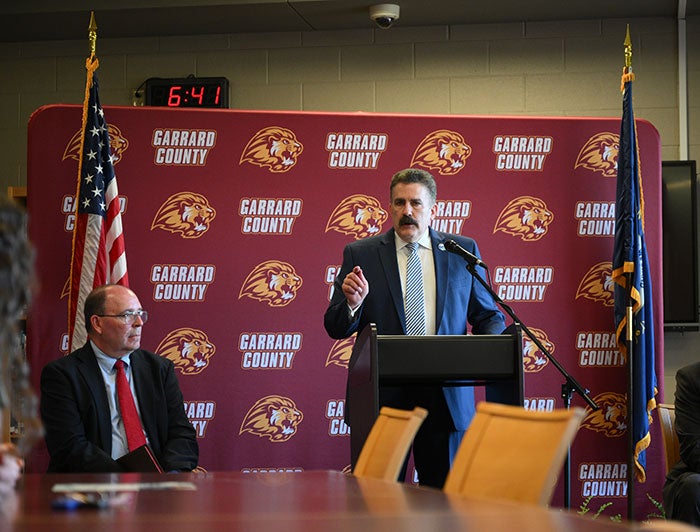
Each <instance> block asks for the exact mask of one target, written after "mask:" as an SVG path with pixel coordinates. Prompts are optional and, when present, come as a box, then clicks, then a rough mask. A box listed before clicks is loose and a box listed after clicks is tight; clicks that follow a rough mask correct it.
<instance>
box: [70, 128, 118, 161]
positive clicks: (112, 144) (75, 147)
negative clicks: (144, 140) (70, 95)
mask: <svg viewBox="0 0 700 532" xmlns="http://www.w3.org/2000/svg"><path fill="white" fill-rule="evenodd" d="M107 134H108V135H109V150H110V151H109V152H110V155H111V156H112V165H116V164H117V163H118V162H119V161H121V160H122V155H123V154H124V152H125V151H126V149H127V148H128V147H129V141H128V140H126V139H125V138H124V135H122V132H121V130H120V129H119V128H118V127H117V126H114V125H112V124H108V125H107ZM82 142H83V132H82V131H81V130H78V131H77V132H76V133H75V135H73V137H72V138H71V139H70V140H69V141H68V144H67V145H66V149H65V151H64V152H63V158H62V159H61V160H62V161H65V160H66V159H74V160H76V161H77V160H79V158H80V148H81V147H82Z"/></svg>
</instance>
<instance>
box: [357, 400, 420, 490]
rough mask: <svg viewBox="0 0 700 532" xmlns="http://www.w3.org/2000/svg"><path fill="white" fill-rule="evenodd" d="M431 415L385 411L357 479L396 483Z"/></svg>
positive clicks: (360, 461) (369, 440) (372, 432)
mask: <svg viewBox="0 0 700 532" xmlns="http://www.w3.org/2000/svg"><path fill="white" fill-rule="evenodd" d="M427 415H428V411H427V410H426V409H425V408H420V407H416V408H414V409H413V410H399V409H397V408H389V407H386V406H384V407H382V408H381V410H380V411H379V416H378V417H377V419H376V420H375V421H374V424H373V425H372V429H371V430H370V431H369V434H368V435H367V440H366V441H365V443H364V444H363V445H362V450H361V451H360V455H359V456H358V457H357V463H356V464H355V469H354V470H353V475H355V476H356V477H370V478H379V479H383V480H391V481H396V480H397V479H398V477H399V473H400V472H401V467H402V466H403V463H404V460H405V459H406V456H407V455H408V451H409V449H410V448H411V444H412V443H413V438H414V437H415V435H416V432H418V429H419V428H420V426H421V425H422V424H423V420H424V419H425V418H426V416H427Z"/></svg>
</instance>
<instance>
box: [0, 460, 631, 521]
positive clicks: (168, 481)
mask: <svg viewBox="0 0 700 532" xmlns="http://www.w3.org/2000/svg"><path fill="white" fill-rule="evenodd" d="M78 492H79V493H82V494H85V495H91V496H92V498H90V497H88V503H92V504H94V506H89V507H79V508H72V509H71V508H66V507H65V502H66V501H73V500H75V497H74V496H73V497H71V498H69V499H65V496H66V494H67V493H78ZM95 494H99V497H96V496H95ZM59 503H63V504H61V507H59V508H56V507H55V506H56V505H57V504H59ZM0 519H1V521H0V530H6V529H11V530H18V531H51V532H61V531H68V530H70V531H80V530H94V531H100V532H101V531H106V532H109V531H148V532H157V531H161V530H163V531H173V532H178V531H197V532H209V531H238V530H240V531H246V532H248V531H250V532H258V531H265V532H266V531H270V532H272V531H274V532H297V531H298V532H315V531H329V532H345V531H353V532H374V531H377V532H380V531H381V532H394V531H440V532H450V531H498V530H509V531H510V530H517V531H533V532H534V531H537V532H546V531H567V532H575V531H591V532H594V531H606V530H610V531H615V530H617V531H625V530H635V529H637V528H636V527H635V525H633V524H625V523H613V522H612V521H610V520H609V519H607V518H606V517H604V516H601V517H599V518H598V519H595V520H594V519H592V518H589V517H585V516H579V515H577V514H576V513H575V512H567V511H565V510H562V509H555V508H544V507H538V506H530V505H523V504H515V503H511V502H501V501H485V500H478V499H471V498H465V497H457V496H451V495H446V494H444V493H443V492H441V491H440V490H436V489H431V488H423V487H417V486H412V485H407V484H402V483H394V482H386V481H382V480H376V479H363V478H356V477H353V476H351V475H347V474H344V473H342V472H339V471H304V472H296V473H243V472H216V473H183V474H172V475H159V474H157V473H149V474H136V473H127V474H90V475H86V474H65V475H64V474H59V475H40V474H27V475H25V477H24V478H23V480H22V484H21V485H20V487H19V489H18V490H17V492H16V493H15V494H14V496H12V497H11V498H10V499H7V500H5V501H3V507H2V517H1V518H0Z"/></svg>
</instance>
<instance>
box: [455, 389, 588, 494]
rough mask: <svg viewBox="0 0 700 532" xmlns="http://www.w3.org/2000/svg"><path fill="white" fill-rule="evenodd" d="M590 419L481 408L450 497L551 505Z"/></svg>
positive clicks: (570, 413)
mask: <svg viewBox="0 0 700 532" xmlns="http://www.w3.org/2000/svg"><path fill="white" fill-rule="evenodd" d="M584 414H585V411H584V410H583V409H582V408H572V409H569V410H567V409H557V410H554V411H552V412H531V411H528V410H525V409H524V408H523V407H520V406H512V405H502V404H496V403H488V402H481V403H479V404H478V405H477V409H476V415H475V416H474V419H473V420H472V422H471V425H469V428H468V429H467V432H466V434H465V435H464V438H463V439H462V443H461V444H460V447H459V449H458V451H457V455H456V456H455V460H454V463H453V464H452V467H451V469H450V472H449V474H448V476H447V480H446V482H445V486H444V488H443V489H444V491H445V492H447V493H454V494H460V495H467V496H469V497H482V498H490V499H506V500H512V501H519V502H523V503H530V504H539V505H548V504H549V503H550V501H551V498H552V492H553V490H554V487H555V486H556V483H557V479H558V478H559V475H560V473H561V471H562V465H563V463H564V460H565V458H566V454H567V451H568V447H569V445H570V444H571V442H572V441H573V439H574V436H575V435H576V432H577V431H578V427H579V424H580V423H581V420H582V419H583V416H584Z"/></svg>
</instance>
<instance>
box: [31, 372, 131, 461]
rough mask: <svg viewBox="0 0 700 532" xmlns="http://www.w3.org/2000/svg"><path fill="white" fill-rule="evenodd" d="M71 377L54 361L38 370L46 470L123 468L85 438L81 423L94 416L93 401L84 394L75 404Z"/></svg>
mask: <svg viewBox="0 0 700 532" xmlns="http://www.w3.org/2000/svg"><path fill="white" fill-rule="evenodd" d="M75 380H76V379H72V378H70V377H69V376H68V374H67V373H66V372H65V371H63V368H61V367H59V366H58V365H57V364H54V363H49V364H47V365H46V366H45V367H44V369H43V370H42V372H41V417H42V419H43V421H44V429H45V431H46V445H47V448H48V451H49V454H50V455H51V464H50V466H49V472H56V473H57V472H65V473H82V472H107V473H108V472H121V471H123V468H122V467H121V466H120V465H119V464H118V463H117V462H115V461H114V460H112V457H111V456H110V455H109V454H108V453H106V452H105V451H104V450H102V449H101V448H100V447H98V446H97V445H96V444H95V443H93V442H92V441H90V439H89V438H88V436H87V434H86V430H85V423H86V419H95V416H96V415H97V414H96V412H95V410H94V409H95V406H94V404H95V402H94V400H93V399H92V398H90V399H87V398H86V399H87V400H86V401H84V402H82V403H81V404H79V401H78V399H77V397H76V394H77V393H79V392H78V390H77V388H78V386H79V385H78V384H77V383H76V382H75ZM107 412H109V410H107ZM107 416H109V414H108V413H107Z"/></svg>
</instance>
